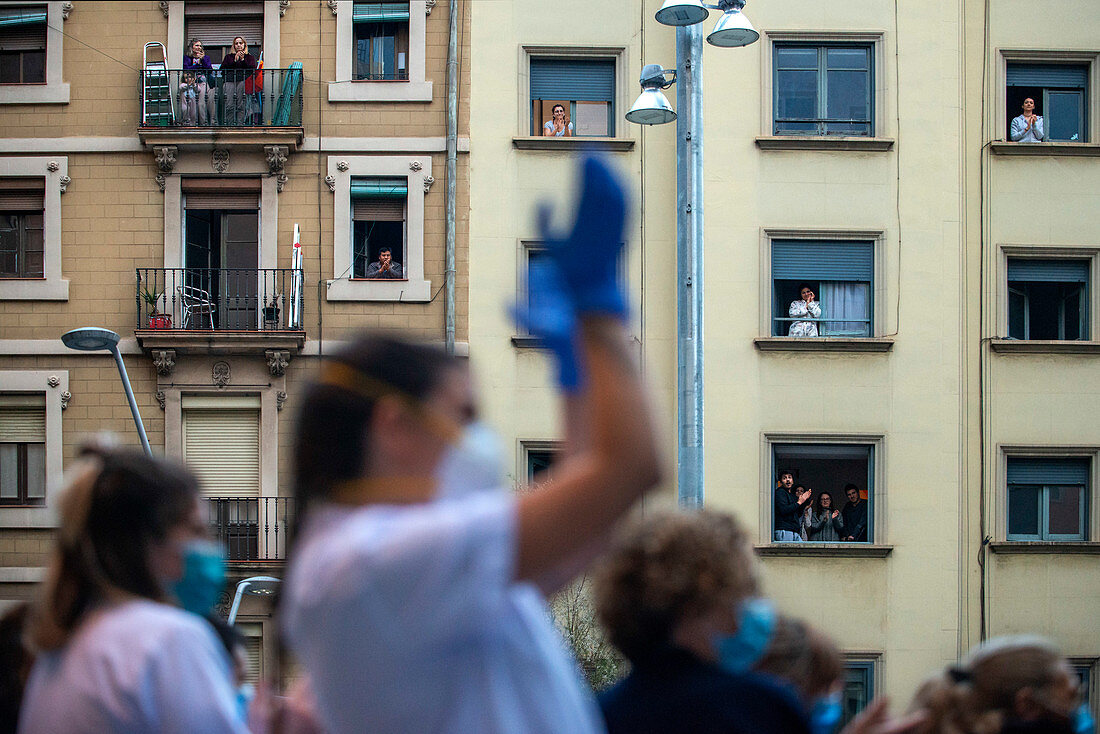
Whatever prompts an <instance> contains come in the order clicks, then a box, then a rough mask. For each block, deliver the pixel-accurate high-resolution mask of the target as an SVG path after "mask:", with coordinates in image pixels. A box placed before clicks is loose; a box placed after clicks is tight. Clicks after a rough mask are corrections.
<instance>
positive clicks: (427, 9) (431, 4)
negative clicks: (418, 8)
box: [424, 0, 435, 15]
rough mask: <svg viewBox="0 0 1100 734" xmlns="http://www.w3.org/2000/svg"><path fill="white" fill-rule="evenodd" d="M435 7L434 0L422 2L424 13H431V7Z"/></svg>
mask: <svg viewBox="0 0 1100 734" xmlns="http://www.w3.org/2000/svg"><path fill="white" fill-rule="evenodd" d="M434 7H435V0H425V2H424V15H431V14H432V8H434Z"/></svg>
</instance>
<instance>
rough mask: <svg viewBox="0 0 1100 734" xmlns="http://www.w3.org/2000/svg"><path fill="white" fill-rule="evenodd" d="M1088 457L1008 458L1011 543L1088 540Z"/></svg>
mask: <svg viewBox="0 0 1100 734" xmlns="http://www.w3.org/2000/svg"><path fill="white" fill-rule="evenodd" d="M1090 464H1091V461H1090V460H1089V459H1088V458H1070V457H1067V458H1025V457H1009V459H1008V487H1007V500H1008V528H1007V530H1008V532H1007V537H1008V540H1023V541H1027V540H1070V541H1072V540H1088V517H1089V510H1088V507H1089V474H1090V472H1091V466H1090Z"/></svg>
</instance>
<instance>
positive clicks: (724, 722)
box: [599, 648, 810, 734]
mask: <svg viewBox="0 0 1100 734" xmlns="http://www.w3.org/2000/svg"><path fill="white" fill-rule="evenodd" d="M599 703H600V709H601V710H602V711H603V715H604V721H605V722H606V723H607V732H608V734H674V733H675V734H678V733H679V732H691V733H692V734H809V731H810V729H809V725H808V724H807V722H806V719H805V717H804V715H803V714H802V713H801V710H800V707H799V703H798V699H797V698H796V697H795V695H794V694H793V693H792V692H791V690H790V689H789V688H788V687H786V686H784V685H783V684H781V683H779V682H778V681H776V680H774V679H772V678H769V677H766V676H762V675H758V674H755V673H747V674H745V675H731V674H729V673H727V672H725V671H724V670H722V669H721V668H719V667H718V666H716V665H712V664H710V663H705V662H703V661H701V660H699V659H698V658H697V657H695V656H694V655H692V654H691V653H689V652H687V651H685V650H679V649H675V648H669V649H666V650H664V651H662V652H660V653H657V654H655V655H653V656H652V658H650V659H648V660H646V661H645V662H639V663H636V664H635V665H634V668H633V670H632V671H631V672H630V675H628V676H627V677H626V679H624V680H623V681H621V682H619V684H618V685H616V686H614V687H613V688H610V689H608V690H607V691H604V692H603V693H601V694H600V695H599Z"/></svg>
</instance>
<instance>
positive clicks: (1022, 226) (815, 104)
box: [470, 0, 1100, 715]
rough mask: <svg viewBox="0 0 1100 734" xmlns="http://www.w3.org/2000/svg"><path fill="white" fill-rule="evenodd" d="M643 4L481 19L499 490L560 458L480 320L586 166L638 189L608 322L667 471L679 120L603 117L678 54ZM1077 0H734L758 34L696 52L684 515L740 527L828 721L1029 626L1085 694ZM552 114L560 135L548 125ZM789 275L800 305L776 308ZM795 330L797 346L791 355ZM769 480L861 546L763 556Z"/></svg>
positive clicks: (538, 386)
mask: <svg viewBox="0 0 1100 734" xmlns="http://www.w3.org/2000/svg"><path fill="white" fill-rule="evenodd" d="M660 5H661V3H660V2H657V1H656V0H639V1H636V2H618V3H602V4H599V5H596V6H593V5H592V4H591V3H573V2H568V1H567V2H563V3H554V4H545V3H532V2H524V1H519V2H514V3H484V4H480V5H478V6H477V8H476V12H475V14H474V19H473V29H472V33H473V39H472V75H471V78H472V89H471V98H472V109H471V187H472V190H473V191H474V192H475V197H474V199H473V200H472V207H471V213H470V215H471V236H470V257H471V262H473V263H474V264H475V267H473V268H472V269H471V272H470V286H471V288H470V350H471V364H472V366H473V367H474V368H475V370H476V371H477V373H478V376H479V378H480V381H481V388H482V394H483V395H484V396H485V398H486V401H487V403H488V410H487V413H488V414H489V417H490V419H492V420H493V421H494V422H495V423H496V424H497V425H500V426H501V427H502V429H503V433H504V437H505V440H506V441H507V443H508V447H507V448H508V450H509V455H510V456H512V457H513V478H514V479H515V481H517V482H520V481H523V480H525V479H526V478H527V477H528V476H530V475H531V474H532V473H533V472H535V471H537V470H539V469H541V468H543V467H545V466H546V465H548V464H550V463H552V459H553V451H554V449H555V440H556V439H557V438H558V436H559V434H558V429H557V424H558V412H557V406H556V403H555V395H554V393H553V391H552V390H551V389H550V387H549V385H550V383H551V380H550V374H549V372H548V370H547V364H546V360H545V357H544V355H543V354H542V353H541V352H540V351H539V350H538V348H537V343H535V342H534V341H533V340H532V339H531V338H530V337H529V336H528V335H526V334H523V333H521V332H518V331H517V329H516V327H515V326H514V325H513V324H512V323H511V322H510V321H509V320H508V318H507V316H506V314H505V312H504V310H503V309H502V308H501V305H502V304H503V303H506V302H508V301H510V300H522V299H523V298H524V297H525V291H524V289H525V274H526V269H527V266H528V264H529V263H530V262H531V260H532V259H537V257H538V256H539V251H540V246H541V242H540V236H541V234H540V232H539V230H538V228H537V226H536V222H535V218H534V216H533V213H534V211H535V207H536V206H537V205H538V204H539V203H540V202H552V203H554V204H556V205H557V209H558V211H561V210H562V208H563V207H565V206H566V205H567V203H568V197H569V195H570V194H571V193H572V192H571V190H570V189H571V186H572V182H573V166H574V160H575V158H576V156H577V155H578V154H581V153H584V152H586V151H589V150H599V151H601V152H602V154H604V155H606V156H608V157H609V158H610V159H612V160H613V161H614V162H615V163H616V164H617V165H618V167H619V168H620V169H621V170H622V171H623V174H624V177H625V178H626V180H627V181H629V185H630V187H631V189H632V194H633V198H634V202H635V205H636V212H637V214H636V217H635V219H634V221H633V223H632V226H631V229H630V231H629V235H628V236H629V241H628V255H627V256H626V258H625V261H624V263H623V278H624V282H625V283H626V285H627V287H628V289H629V290H630V292H631V293H632V296H633V298H632V300H633V302H634V303H635V304H636V310H635V312H634V313H633V314H632V316H631V320H630V329H631V333H632V335H633V338H634V341H635V343H636V345H637V348H638V353H639V356H640V359H641V361H642V364H643V365H644V368H645V370H646V373H647V376H648V378H649V380H650V381H651V382H652V383H653V385H654V386H655V388H656V391H657V395H658V403H659V406H660V410H661V412H662V413H663V415H665V416H667V418H666V420H665V426H666V435H667V436H668V437H669V440H668V458H669V460H670V461H671V462H675V460H676V442H675V439H674V436H675V421H676V404H677V369H678V364H679V361H678V356H677V351H676V350H677V342H676V337H677V335H676V326H677V318H676V300H677V288H679V287H682V286H683V285H684V284H682V283H678V282H677V268H676V266H677V256H676V225H675V222H676V207H677V198H676V158H675V150H676V131H675V129H674V128H675V125H662V126H654V127H646V128H642V127H639V126H636V125H632V124H630V123H628V122H627V121H626V120H625V119H624V113H625V112H626V110H628V109H629V108H630V105H631V104H632V102H633V100H634V99H635V97H636V96H637V94H638V92H639V91H640V90H639V87H638V82H637V79H638V73H639V72H640V71H641V68H642V66H643V65H645V64H660V65H661V66H662V67H663V68H665V69H670V68H673V67H674V66H675V64H676V48H675V31H674V29H672V28H668V27H665V26H662V25H660V24H658V23H657V22H655V20H654V13H655V12H656V11H657V9H658V8H659V7H660ZM1085 5H1086V4H1085V3H1081V2H1075V1H1073V0H1056V1H1055V2H1051V3H1046V4H1044V8H1043V11H1042V14H1041V17H1035V14H1034V8H1029V7H1028V6H1026V5H1025V4H1024V3H1020V2H1014V1H1013V0H992V1H991V2H988V3H985V4H983V3H976V2H964V0H956V1H954V2H947V3H938V4H927V3H925V4H919V5H913V4H908V3H881V2H856V3H811V2H804V1H803V0H795V1H793V2H783V3H779V2H766V1H764V0H755V1H753V2H749V4H748V5H747V6H746V8H745V13H746V15H747V16H748V17H749V18H750V19H751V21H752V23H753V24H754V26H755V27H756V29H757V30H758V31H759V33H760V38H759V40H758V41H757V42H756V43H754V44H752V45H750V46H747V47H744V48H734V49H724V48H718V47H713V46H709V45H708V46H705V47H704V50H703V54H702V72H701V73H702V84H701V88H702V95H703V102H702V108H703V125H702V132H703V140H704V141H703V151H704V152H703V185H704V222H705V224H704V243H705V244H704V255H703V258H704V275H705V277H704V281H705V284H704V294H705V295H704V321H703V327H702V338H703V340H704V344H705V346H704V352H703V353H704V364H705V368H704V369H705V373H704V381H703V391H704V406H705V407H704V426H705V428H704V433H703V435H704V444H705V459H706V478H705V505H706V506H708V507H713V508H716V509H720V510H728V511H732V512H735V513H736V514H737V515H738V516H739V517H740V518H741V520H742V522H744V523H745V524H746V525H747V526H748V527H750V528H751V529H752V531H753V533H754V535H755V536H756V538H757V549H758V551H759V554H760V556H761V560H762V564H763V568H764V572H765V577H766V590H767V592H768V594H769V595H771V596H773V597H774V598H775V599H776V600H777V601H778V603H779V605H780V607H781V609H783V610H784V611H787V612H790V613H792V614H796V615H798V616H800V617H804V618H806V619H807V620H809V621H811V622H812V623H814V624H816V625H818V626H819V627H821V628H822V629H823V630H825V631H826V632H827V633H829V634H830V635H832V636H833V637H834V638H835V639H836V640H837V641H838V642H839V643H840V645H841V646H842V648H843V650H844V652H845V656H846V665H847V676H848V677H847V684H846V688H845V707H846V709H847V713H848V714H849V715H850V714H851V713H852V712H854V711H855V710H858V709H859V708H860V707H861V706H862V705H863V704H864V703H865V702H866V701H867V700H868V699H869V698H870V697H872V696H874V695H878V694H882V693H885V694H888V695H890V696H891V697H892V698H893V699H894V700H895V701H897V702H904V701H907V700H909V698H910V697H911V695H912V693H913V691H914V689H915V688H916V686H917V685H918V683H919V682H920V680H921V679H922V678H923V677H924V676H925V675H926V674H928V673H929V672H930V671H932V670H934V669H937V668H941V667H942V666H943V665H944V664H945V663H946V662H948V661H953V660H956V659H957V658H958V656H959V655H960V654H962V653H963V652H965V651H966V650H967V649H968V648H969V647H970V646H971V645H972V644H974V643H976V642H977V641H979V640H980V639H982V638H983V636H992V635H997V634H1005V633H1011V632H1022V631H1031V632H1038V633H1041V634H1046V635H1049V636H1051V637H1052V638H1053V639H1055V640H1056V641H1057V642H1058V643H1059V644H1061V645H1062V646H1063V648H1064V650H1065V651H1066V653H1067V654H1068V655H1070V656H1072V658H1073V660H1074V662H1075V665H1077V669H1078V671H1079V672H1080V673H1081V674H1082V676H1083V677H1084V678H1086V683H1087V684H1088V685H1089V690H1090V695H1091V697H1092V701H1093V705H1094V706H1095V705H1096V700H1097V696H1096V685H1095V682H1096V674H1097V667H1096V665H1097V660H1098V658H1100V647H1098V646H1097V632H1098V628H1097V621H1096V620H1097V619H1098V618H1100V615H1098V612H1100V588H1097V583H1098V582H1097V581H1096V579H1097V578H1100V575H1098V574H1097V573H1096V571H1097V558H1096V554H1097V552H1098V551H1097V548H1098V547H1100V546H1098V543H1097V542H1096V541H1097V538H1098V537H1100V536H1098V533H1100V525H1098V522H1100V508H1098V506H1097V505H1098V503H1097V502H1096V501H1095V496H1096V495H1095V493H1096V489H1095V487H1096V486H1097V479H1098V476H1100V475H1098V471H1100V466H1098V464H1100V459H1098V457H1097V454H1096V451H1097V445H1098V442H1100V431H1098V430H1097V429H1096V428H1095V427H1094V426H1093V425H1090V423H1091V422H1092V421H1091V416H1092V414H1093V413H1094V412H1095V409H1096V408H1097V407H1100V399H1098V398H1100V396H1098V393H1097V389H1096V388H1095V383H1096V380H1095V379H1094V378H1095V376H1096V375H1097V374H1098V372H1097V367H1096V364H1095V361H1094V360H1095V358H1096V357H1095V355H1096V349H1097V346H1096V345H1097V340H1096V337H1095V331H1094V329H1095V328H1096V327H1095V326H1093V324H1096V323H1097V321H1096V319H1097V316H1098V314H1097V313H1096V309H1097V305H1096V299H1095V297H1094V296H1091V295H1090V294H1091V293H1092V292H1093V290H1094V288H1092V286H1091V285H1090V284H1091V283H1093V282H1095V279H1096V278H1097V277H1098V275H1100V273H1098V271H1097V269H1096V268H1097V264H1096V252H1097V245H1098V240H1097V232H1098V231H1100V229H1098V227H1097V224H1098V222H1097V214H1096V212H1097V211H1098V207H1097V203H1098V202H1097V196H1098V194H1097V193H1096V192H1097V191H1100V188H1098V187H1097V185H1096V184H1097V182H1096V180H1095V179H1096V176H1097V175H1100V168H1098V167H1097V164H1096V156H1097V151H1098V150H1100V145H1098V141H1100V128H1098V127H1097V124H1098V122H1097V121H1098V120H1100V116H1098V114H1097V104H1098V100H1100V87H1098V86H1097V85H1098V84H1100V70H1098V68H1097V66H1096V54H1097V50H1098V48H1097V45H1096V39H1097V38H1098V37H1100V26H1098V25H1097V20H1096V19H1095V18H1094V17H1093V16H1094V15H1095V14H1089V13H1087V12H1084V11H1085V10H1086V8H1085ZM717 18H718V15H717V14H716V13H712V14H711V19H710V21H708V23H707V24H706V25H705V29H706V30H705V31H704V35H705V34H706V33H707V32H709V31H710V27H711V25H712V24H713V23H714V22H715V21H716V20H717ZM674 92H675V87H673V88H672V89H670V90H668V92H667V94H668V95H669V97H670V99H672V100H673V102H675V99H674V97H673V94H674ZM1028 96H1030V97H1034V98H1036V99H1035V101H1036V105H1037V109H1038V114H1040V115H1043V116H1044V119H1045V121H1046V124H1047V131H1046V137H1045V138H1044V140H1043V141H1042V142H1036V143H1031V144H1028V143H1024V142H1014V141H1012V140H1011V139H1010V130H1011V123H1012V120H1013V118H1015V117H1016V116H1017V115H1019V114H1020V107H1021V105H1022V102H1023V99H1024V98H1025V97H1028ZM559 104H560V105H562V108H563V109H564V110H565V112H566V115H567V117H568V118H569V122H570V123H572V127H571V129H569V130H568V132H567V133H566V132H563V134H562V135H560V136H558V135H552V136H549V137H548V136H544V135H543V130H544V125H545V124H546V123H547V122H551V121H552V119H553V117H552V116H553V109H554V107H555V106H557V105H559ZM551 127H553V124H552V122H551ZM804 285H806V286H809V287H810V289H811V290H813V291H814V292H815V297H816V299H815V300H817V302H818V304H819V305H820V306H821V309H822V311H821V313H820V314H818V315H815V314H813V313H812V312H811V313H808V314H807V313H806V311H805V308H804V307H803V310H801V311H799V310H798V309H795V310H793V311H792V308H791V307H792V304H793V303H795V302H798V301H800V300H801V291H802V286H804ZM807 324H809V325H812V327H813V332H815V333H816V336H809V337H801V338H799V337H793V336H790V334H791V333H792V332H791V330H792V328H796V326H797V327H798V328H806V329H808V326H806V325H807ZM803 333H807V332H805V331H804V332H803ZM517 405H522V406H524V409H523V410H516V409H515V406H517ZM784 470H791V471H792V472H793V473H794V475H795V477H794V478H795V481H796V483H797V484H801V485H803V486H806V487H808V488H810V489H812V490H813V493H814V498H815V502H817V501H818V500H819V498H820V495H821V493H822V492H827V493H828V494H829V495H830V496H831V500H832V502H833V505H834V506H835V507H841V506H842V505H844V504H846V503H847V502H848V501H849V500H848V499H847V498H846V494H847V489H848V487H849V485H852V486H854V488H855V492H856V494H857V495H858V500H856V501H854V502H852V504H853V507H858V505H859V503H861V502H862V503H866V504H865V509H866V511H867V523H866V531H865V535H863V536H861V537H853V539H852V540H847V536H846V535H842V536H841V541H840V542H833V543H827V542H805V543H776V542H775V541H774V540H773V537H774V536H773V528H774V519H775V518H774V509H773V501H774V500H773V497H774V491H775V487H776V483H777V480H778V478H779V474H780V472H782V471H784ZM674 497H675V490H674V489H673V488H672V487H669V488H667V490H666V491H665V492H663V493H661V495H660V496H659V497H657V498H655V499H654V500H652V501H651V504H660V503H662V502H669V503H671V502H672V501H674Z"/></svg>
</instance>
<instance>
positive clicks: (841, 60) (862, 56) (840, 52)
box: [826, 48, 870, 69]
mask: <svg viewBox="0 0 1100 734" xmlns="http://www.w3.org/2000/svg"><path fill="white" fill-rule="evenodd" d="M827 54H828V55H827V61H826V63H827V64H828V65H829V69H868V68H870V67H869V62H870V51H869V50H868V49H865V48H830V49H829V50H828V52H827Z"/></svg>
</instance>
